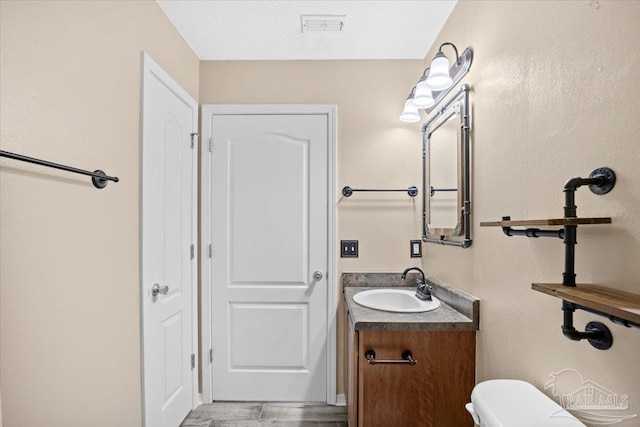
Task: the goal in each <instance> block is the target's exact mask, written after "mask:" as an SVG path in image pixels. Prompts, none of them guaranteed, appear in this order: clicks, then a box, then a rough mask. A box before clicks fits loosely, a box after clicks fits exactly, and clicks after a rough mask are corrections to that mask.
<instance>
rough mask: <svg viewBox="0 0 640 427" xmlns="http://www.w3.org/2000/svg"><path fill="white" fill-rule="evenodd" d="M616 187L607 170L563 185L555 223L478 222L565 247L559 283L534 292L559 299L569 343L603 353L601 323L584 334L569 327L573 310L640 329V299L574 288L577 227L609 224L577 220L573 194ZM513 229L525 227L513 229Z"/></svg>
mask: <svg viewBox="0 0 640 427" xmlns="http://www.w3.org/2000/svg"><path fill="white" fill-rule="evenodd" d="M615 183H616V175H615V173H614V172H613V170H611V169H610V168H607V167H602V168H598V169H595V170H594V171H593V172H591V174H590V175H589V178H572V179H570V180H568V181H567V182H566V183H565V184H564V189H563V191H564V193H565V206H564V217H563V218H559V219H543V220H522V221H512V220H511V218H510V217H508V216H506V217H502V221H496V222H481V223H480V225H481V226H499V227H501V228H502V231H503V233H504V234H505V235H507V236H510V237H511V236H525V237H533V238H537V237H556V238H559V239H562V240H563V243H564V245H565V263H564V268H565V271H564V273H563V274H562V283H561V284H555V283H534V284H532V288H533V289H534V290H537V291H540V292H543V293H546V294H548V295H552V296H555V297H557V298H561V299H562V311H563V313H564V315H563V320H564V321H563V324H562V333H563V334H564V336H565V337H566V338H568V339H570V340H574V341H580V340H583V339H586V340H588V341H589V343H590V344H591V345H592V346H593V347H595V348H597V349H600V350H606V349H608V348H610V347H611V345H612V344H613V337H612V335H611V331H610V330H609V328H607V326H605V325H604V324H603V323H601V322H589V323H588V324H587V325H586V327H585V331H584V332H580V331H578V330H576V328H575V327H574V326H573V313H574V312H575V310H584V311H587V312H589V313H592V314H597V315H600V316H604V317H607V318H608V319H609V320H611V321H612V322H613V323H616V324H619V325H622V326H626V327H632V326H633V327H637V328H640V314H639V313H640V295H636V294H631V293H628V292H622V291H617V290H614V289H610V288H606V287H603V286H598V285H589V284H580V285H576V274H575V245H576V244H577V229H578V225H582V224H610V223H611V218H608V217H601V218H578V217H577V212H576V211H577V207H576V204H575V192H576V190H577V189H578V188H580V187H582V186H589V189H590V190H591V192H592V193H594V194H597V195H602V194H607V193H608V192H609V191H611V190H612V189H613V187H614V186H615ZM514 226H526V227H527V228H524V229H514V228H513V227H514ZM529 226H562V228H561V229H556V230H542V229H539V228H536V227H529Z"/></svg>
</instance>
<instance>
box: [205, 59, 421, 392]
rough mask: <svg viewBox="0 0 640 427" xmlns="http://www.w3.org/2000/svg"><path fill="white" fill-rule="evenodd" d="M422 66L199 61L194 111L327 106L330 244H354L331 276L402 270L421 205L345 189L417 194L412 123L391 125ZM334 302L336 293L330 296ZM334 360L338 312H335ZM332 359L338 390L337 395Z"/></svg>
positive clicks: (417, 165) (417, 166) (413, 63)
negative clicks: (333, 192)
mask: <svg viewBox="0 0 640 427" xmlns="http://www.w3.org/2000/svg"><path fill="white" fill-rule="evenodd" d="M422 69H423V63H422V61H418V60H406V61H203V62H201V66H200V102H201V104H335V105H337V110H338V114H337V115H338V119H337V122H338V138H337V140H338V141H337V157H338V167H337V174H338V176H337V180H336V182H337V187H338V189H337V194H338V197H337V200H336V201H335V202H336V203H337V212H338V231H337V233H338V241H339V240H341V239H357V240H359V241H360V243H359V258H357V259H352V258H343V259H338V265H337V267H338V273H339V274H340V273H342V272H356V271H402V270H403V269H404V268H405V267H406V266H408V265H413V264H415V261H412V260H411V258H410V256H409V241H410V240H412V239H419V238H420V233H421V231H420V230H421V226H420V216H421V210H420V209H421V199H420V198H419V197H416V198H411V197H409V196H408V195H407V194H406V193H354V194H353V195H352V196H351V197H350V198H345V197H343V196H342V193H341V189H342V188H343V187H344V186H347V185H348V186H351V187H353V188H407V187H409V186H411V185H415V186H418V187H420V185H421V179H422V173H421V164H422V163H421V157H420V147H421V141H420V137H419V134H420V124H419V123H414V124H406V123H402V122H401V121H399V120H398V116H399V115H400V113H401V112H402V107H403V106H404V100H405V98H406V97H407V95H408V94H409V92H410V91H411V87H412V86H413V84H415V82H414V80H416V79H417V76H418V77H419V76H420V74H421V73H422ZM336 298H340V301H342V300H341V292H339V293H338V294H337V295H336ZM338 314H339V316H338V323H337V324H338V355H341V354H342V329H343V327H342V308H340V310H339V311H338ZM342 369H343V366H342V358H341V356H339V359H338V390H339V392H340V393H341V392H342V390H343V388H342V376H343V374H342Z"/></svg>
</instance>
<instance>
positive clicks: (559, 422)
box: [466, 380, 586, 427]
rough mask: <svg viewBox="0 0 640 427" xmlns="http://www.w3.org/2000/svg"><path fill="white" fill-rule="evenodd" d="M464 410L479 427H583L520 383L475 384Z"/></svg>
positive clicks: (547, 398) (491, 382) (530, 386)
mask: <svg viewBox="0 0 640 427" xmlns="http://www.w3.org/2000/svg"><path fill="white" fill-rule="evenodd" d="M466 408H467V410H468V411H469V412H470V413H471V415H472V416H473V419H474V421H475V422H476V424H479V425H480V426H481V427H586V426H585V424H583V423H581V422H580V421H578V419H577V418H575V417H574V416H573V415H571V414H570V413H569V412H567V411H566V410H565V409H563V408H562V407H561V406H560V405H558V404H557V403H556V402H554V401H553V400H551V399H550V398H549V397H547V396H546V395H545V394H544V393H542V392H541V391H540V390H538V389H537V388H535V387H534V386H532V385H531V384H529V383H528V382H525V381H520V380H489V381H484V382H481V383H479V384H477V385H476V386H475V387H474V388H473V392H472V393H471V403H468V404H467V405H466Z"/></svg>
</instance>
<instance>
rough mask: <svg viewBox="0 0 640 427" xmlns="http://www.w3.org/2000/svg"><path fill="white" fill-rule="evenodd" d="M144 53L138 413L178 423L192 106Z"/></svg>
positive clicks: (190, 223)
mask: <svg viewBox="0 0 640 427" xmlns="http://www.w3.org/2000/svg"><path fill="white" fill-rule="evenodd" d="M143 61H144V67H143V68H144V74H143V119H142V120H143V125H142V126H143V128H142V225H141V226H142V255H141V256H142V283H141V289H142V295H141V299H142V323H143V330H142V333H143V349H142V351H143V376H144V384H143V387H144V389H143V394H144V419H145V425H146V426H147V427H177V426H179V425H180V423H181V422H182V421H183V420H184V418H185V417H186V416H187V414H188V413H189V411H190V410H191V409H192V407H193V403H194V375H195V370H193V368H192V360H191V359H192V356H191V355H192V354H194V355H195V354H196V353H197V352H196V351H193V349H194V346H195V345H196V342H195V341H194V333H195V330H194V329H195V327H194V311H193V305H194V301H193V298H194V297H195V285H194V284H195V277H196V276H195V271H196V270H195V263H196V262H195V258H194V255H195V254H192V249H191V247H192V246H191V245H192V244H194V243H195V240H194V239H195V235H196V234H195V220H194V214H195V212H196V199H195V194H196V193H195V184H196V177H195V173H196V168H195V166H196V150H195V149H193V148H192V145H191V139H192V135H191V134H192V133H194V132H196V129H197V111H198V106H197V103H196V102H195V101H194V100H193V99H192V98H191V97H189V95H187V94H186V93H185V92H184V91H183V90H182V89H180V87H179V86H178V85H177V84H176V83H175V82H174V81H173V80H172V79H171V78H170V77H169V76H168V75H167V74H166V73H165V72H164V71H163V70H162V69H161V68H160V67H159V66H158V65H157V64H156V63H155V62H153V60H151V58H149V57H148V56H146V55H145V56H144V60H143ZM154 288H155V290H154ZM196 385H197V382H196Z"/></svg>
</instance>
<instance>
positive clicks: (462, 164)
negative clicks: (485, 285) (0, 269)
mask: <svg viewBox="0 0 640 427" xmlns="http://www.w3.org/2000/svg"><path fill="white" fill-rule="evenodd" d="M470 90H471V88H470V87H469V85H466V84H465V85H462V86H461V87H460V90H459V91H458V93H456V94H455V95H454V96H453V97H451V98H450V99H449V100H448V101H447V102H445V103H444V104H443V105H442V106H441V107H440V108H439V109H438V110H437V112H436V114H434V115H433V116H432V117H430V118H429V119H428V120H427V122H426V123H425V124H424V125H423V127H422V223H423V229H422V230H423V231H422V240H423V241H424V242H426V243H437V244H441V245H449V246H459V247H461V248H468V247H469V246H471V243H472V240H471V218H470V217H471V197H470V194H471V185H470V184H471V179H470V161H469V160H470V159H469V158H470V147H469V145H470V141H469V140H470V132H471V120H470V109H469V92H470ZM454 114H457V115H458V117H459V126H460V131H459V132H457V135H458V138H457V141H456V144H457V152H458V156H457V157H458V160H457V164H458V179H457V181H458V188H457V190H458V191H457V193H458V197H457V201H458V207H459V209H460V211H459V215H458V216H457V219H458V221H457V224H456V225H455V227H453V228H432V227H431V226H430V225H429V220H430V211H429V207H430V198H431V183H430V180H429V178H428V175H429V174H428V172H429V170H430V167H429V164H428V156H427V153H428V152H429V142H430V140H431V135H432V134H433V133H434V132H436V131H437V130H438V128H440V127H441V126H442V124H443V123H445V122H446V121H447V120H449V119H450V118H451V116H452V115H454ZM462 235H464V238H463V240H462V241H457V240H450V238H451V237H458V236H462Z"/></svg>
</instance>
